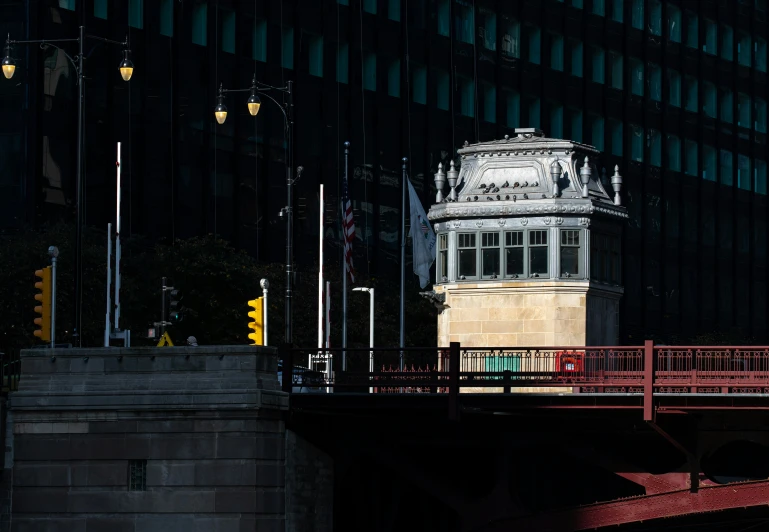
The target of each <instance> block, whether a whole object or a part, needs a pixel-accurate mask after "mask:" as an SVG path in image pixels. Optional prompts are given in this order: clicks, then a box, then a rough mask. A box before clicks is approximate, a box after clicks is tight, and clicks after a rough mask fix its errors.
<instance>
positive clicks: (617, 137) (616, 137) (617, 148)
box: [609, 118, 622, 157]
mask: <svg viewBox="0 0 769 532" xmlns="http://www.w3.org/2000/svg"><path fill="white" fill-rule="evenodd" d="M609 133H610V134H611V154H612V155H616V156H618V157H622V122H621V121H620V120H617V119H616V118H610V119H609Z"/></svg>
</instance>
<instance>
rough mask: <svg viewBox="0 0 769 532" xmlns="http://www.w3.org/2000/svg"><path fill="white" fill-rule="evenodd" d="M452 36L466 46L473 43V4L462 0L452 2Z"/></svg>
mask: <svg viewBox="0 0 769 532" xmlns="http://www.w3.org/2000/svg"><path fill="white" fill-rule="evenodd" d="M454 35H455V37H456V38H457V40H459V41H462V42H466V43H468V44H473V43H474V42H475V39H474V38H475V13H474V12H473V4H471V3H468V2H465V1H463V0H454Z"/></svg>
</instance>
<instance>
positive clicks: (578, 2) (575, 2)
mask: <svg viewBox="0 0 769 532" xmlns="http://www.w3.org/2000/svg"><path fill="white" fill-rule="evenodd" d="M571 5H572V7H576V8H577V9H582V0H571ZM556 138H558V137H556Z"/></svg>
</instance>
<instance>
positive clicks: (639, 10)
mask: <svg viewBox="0 0 769 532" xmlns="http://www.w3.org/2000/svg"><path fill="white" fill-rule="evenodd" d="M631 24H632V25H633V27H634V28H637V29H639V30H642V29H644V0H633V12H632V14H631Z"/></svg>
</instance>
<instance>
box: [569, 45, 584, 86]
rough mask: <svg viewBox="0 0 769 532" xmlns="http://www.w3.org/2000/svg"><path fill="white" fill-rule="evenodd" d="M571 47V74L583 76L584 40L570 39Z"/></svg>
mask: <svg viewBox="0 0 769 532" xmlns="http://www.w3.org/2000/svg"><path fill="white" fill-rule="evenodd" d="M569 49H570V50H571V75H572V76H577V77H580V78H581V77H582V61H583V59H582V54H583V51H582V41H578V40H577V39H569Z"/></svg>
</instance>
